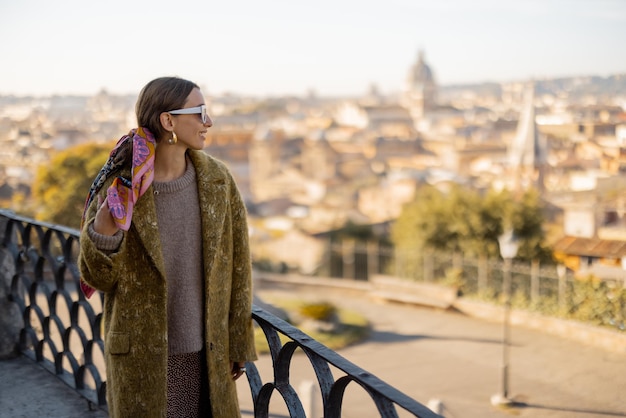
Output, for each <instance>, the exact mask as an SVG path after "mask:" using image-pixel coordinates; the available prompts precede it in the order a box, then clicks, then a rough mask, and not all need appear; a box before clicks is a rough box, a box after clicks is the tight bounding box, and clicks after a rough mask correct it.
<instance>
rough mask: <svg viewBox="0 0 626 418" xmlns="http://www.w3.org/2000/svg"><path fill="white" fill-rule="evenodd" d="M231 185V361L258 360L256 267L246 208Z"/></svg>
mask: <svg viewBox="0 0 626 418" xmlns="http://www.w3.org/2000/svg"><path fill="white" fill-rule="evenodd" d="M230 182H231V196H230V200H231V210H232V214H231V216H232V222H233V224H232V225H233V231H232V233H233V270H232V271H233V277H232V292H231V301H230V313H229V318H230V324H229V325H230V326H229V333H230V335H229V340H230V341H231V342H236V343H235V344H230V353H229V355H230V360H231V361H253V360H256V359H257V354H256V350H255V347H254V329H253V326H252V266H251V260H250V247H249V237H248V222H247V213H246V208H245V205H244V203H243V200H242V198H241V194H240V193H239V190H238V189H237V186H236V184H235V181H234V179H232V177H231V178H230Z"/></svg>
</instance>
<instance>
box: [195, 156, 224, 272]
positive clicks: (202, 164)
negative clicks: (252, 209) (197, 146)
mask: <svg viewBox="0 0 626 418" xmlns="http://www.w3.org/2000/svg"><path fill="white" fill-rule="evenodd" d="M189 156H190V158H191V161H192V163H193V165H194V167H195V169H196V178H197V182H198V199H199V200H200V202H199V203H200V217H201V218H202V251H203V256H204V257H203V260H202V261H203V263H204V272H205V276H206V278H207V279H208V278H209V275H210V271H211V266H212V265H213V259H214V258H215V256H216V251H217V248H218V247H219V244H220V239H221V236H222V232H223V225H224V217H225V216H226V207H227V205H228V204H229V194H228V193H227V183H226V178H225V177H224V174H223V173H222V172H221V171H220V170H218V166H217V165H216V164H215V163H214V162H213V161H212V160H211V159H210V158H209V157H208V156H207V155H206V154H204V153H203V152H200V151H189Z"/></svg>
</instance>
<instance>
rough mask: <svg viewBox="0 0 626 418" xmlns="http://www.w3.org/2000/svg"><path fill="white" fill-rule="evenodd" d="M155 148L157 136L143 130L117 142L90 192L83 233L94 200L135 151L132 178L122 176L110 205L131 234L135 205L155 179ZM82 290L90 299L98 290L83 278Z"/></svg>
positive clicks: (119, 223)
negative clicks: (130, 153) (130, 152)
mask: <svg viewBox="0 0 626 418" xmlns="http://www.w3.org/2000/svg"><path fill="white" fill-rule="evenodd" d="M129 141H132V149H131V147H130V146H129V145H130V144H129ZM155 149H156V140H155V139H154V135H152V133H151V132H150V131H149V130H148V129H146V128H142V127H140V128H137V129H133V130H131V131H130V132H129V133H128V135H124V136H123V137H122V138H120V140H119V141H117V145H115V148H113V150H112V151H111V154H110V155H109V159H108V160H107V162H106V163H105V164H104V166H102V169H101V170H100V172H99V173H98V175H97V176H96V178H95V180H94V181H93V183H92V185H91V188H90V189H89V193H88V195H87V199H86V201H85V209H84V210H83V217H82V220H81V230H82V228H83V224H84V222H85V216H86V214H87V209H88V208H89V205H90V204H91V202H92V201H93V199H94V197H95V196H96V195H97V194H98V192H99V191H100V189H102V186H103V185H104V183H105V182H106V180H107V179H108V178H110V177H111V176H112V175H113V174H115V173H119V170H120V168H122V167H123V166H124V164H125V163H126V162H127V161H128V158H129V155H128V154H129V151H132V156H131V158H132V159H131V161H132V169H131V179H130V180H129V179H127V178H124V177H122V176H118V177H116V178H115V179H114V180H113V184H111V186H110V187H109V188H108V189H107V202H108V205H109V210H110V211H111V215H112V216H113V220H114V221H115V223H116V224H117V226H118V227H119V228H120V229H122V230H124V231H128V229H129V228H130V224H131V220H132V217H133V208H134V207H135V203H136V202H137V201H138V200H139V198H140V197H141V196H142V195H143V194H144V193H145V192H146V190H148V187H150V185H151V184H152V181H153V180H154V151H155ZM80 288H81V290H82V291H83V293H84V294H85V296H87V298H89V297H91V295H93V293H94V292H95V289H94V288H93V287H91V286H89V285H88V284H87V283H85V282H84V281H83V280H82V278H81V280H80Z"/></svg>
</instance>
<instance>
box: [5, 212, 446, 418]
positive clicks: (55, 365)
mask: <svg viewBox="0 0 626 418" xmlns="http://www.w3.org/2000/svg"><path fill="white" fill-rule="evenodd" d="M0 220H1V221H3V223H4V224H5V228H4V235H3V236H2V237H1V238H2V248H0V250H1V251H8V252H9V253H10V254H11V256H12V259H13V260H14V265H15V269H14V271H13V272H11V278H10V280H11V291H10V300H11V301H12V302H14V303H16V304H17V305H18V306H19V308H20V311H21V312H22V313H23V315H22V319H23V327H22V330H21V333H20V349H21V351H22V352H23V353H24V354H25V355H26V356H28V357H30V358H32V359H33V360H35V361H37V362H38V363H39V364H41V365H42V366H43V367H44V368H47V369H48V370H49V371H51V372H52V373H54V374H55V375H56V376H57V377H58V378H60V379H61V380H62V381H64V382H65V383H66V384H68V385H69V386H70V387H72V388H73V389H75V390H76V391H77V392H78V393H80V394H81V395H82V396H83V397H85V398H86V399H87V400H88V401H89V402H91V403H93V404H95V405H98V406H99V407H101V408H106V396H105V392H106V382H105V380H104V376H105V368H104V367H105V365H104V354H103V353H104V339H103V335H102V332H101V321H102V305H103V296H102V294H101V293H97V295H98V296H97V297H92V298H91V299H89V300H87V299H85V297H84V296H83V294H82V292H80V290H79V272H78V269H77V266H76V259H77V255H78V237H79V233H78V231H77V230H75V229H71V228H65V227H62V226H58V225H53V224H48V223H44V222H37V221H34V220H32V219H29V218H25V217H22V216H19V215H16V214H14V213H12V212H10V211H7V210H2V209H0ZM252 318H253V319H254V320H255V321H256V323H257V324H258V325H259V326H260V327H261V329H262V330H263V332H264V333H265V336H266V339H267V343H268V346H269V348H270V353H271V359H272V363H273V364H272V367H273V370H274V375H273V380H272V381H269V382H263V380H262V379H261V376H260V374H259V372H258V369H257V367H256V366H255V364H254V363H250V364H248V365H247V377H248V382H249V384H250V390H251V393H252V400H253V403H254V415H255V417H268V416H269V405H270V400H271V398H272V397H273V395H274V392H278V393H279V394H280V396H281V397H282V398H283V400H284V402H285V405H286V407H287V409H288V411H289V414H290V416H292V417H305V416H306V414H305V408H304V406H303V404H302V401H301V398H300V396H299V395H298V393H297V392H296V390H295V389H294V387H293V386H292V384H291V382H290V365H291V359H292V356H293V354H294V352H295V351H296V349H298V348H300V349H301V350H302V351H304V353H305V354H306V356H307V357H308V359H309V361H310V362H311V365H312V368H313V370H314V371H315V374H316V377H317V382H318V384H319V388H320V391H321V397H322V407H323V416H324V417H326V418H332V417H340V416H341V410H342V404H343V399H344V392H345V390H346V388H347V386H348V385H349V384H350V383H353V382H354V384H357V385H359V386H360V387H362V388H363V390H364V391H366V392H367V394H368V395H369V396H370V398H371V399H372V401H373V404H374V405H375V406H376V408H377V409H378V412H379V414H380V416H381V417H397V416H398V412H397V408H400V409H402V410H404V411H408V412H409V413H411V414H413V415H414V416H417V417H423V418H431V417H438V416H439V415H437V414H435V413H434V412H432V411H431V410H430V409H428V408H426V407H425V406H424V405H422V404H420V403H419V402H417V401H415V400H413V399H411V398H410V397H408V396H407V395H405V394H403V393H401V392H400V391H398V390H396V389H395V388H393V387H391V386H389V385H388V384H386V383H385V382H383V381H381V380H380V379H378V378H377V377H375V376H373V375H371V374H370V373H368V372H367V371H365V370H363V369H361V368H359V367H358V366H356V365H354V364H353V363H351V362H349V361H348V360H346V359H345V358H343V357H342V356H340V355H339V354H337V353H335V352H334V351H332V350H330V349H329V348H327V347H325V346H324V345H322V344H320V343H319V342H317V341H315V340H314V339H312V338H311V337H309V336H308V335H306V334H304V333H303V332H301V331H300V330H298V329H297V328H295V327H293V326H291V325H289V324H288V323H286V322H284V321H283V320H281V319H279V318H277V317H276V316H274V315H272V314H270V313H268V312H267V311H265V310H263V309H261V308H259V307H257V306H254V307H253V311H252ZM280 335H283V336H285V337H287V339H288V341H287V342H286V343H284V344H283V343H282V340H281V337H280ZM331 366H333V367H334V368H335V369H336V370H339V371H340V374H341V376H340V377H338V378H335V377H334V375H333V373H332V372H331Z"/></svg>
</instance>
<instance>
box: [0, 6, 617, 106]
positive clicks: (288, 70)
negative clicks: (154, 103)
mask: <svg viewBox="0 0 626 418" xmlns="http://www.w3.org/2000/svg"><path fill="white" fill-rule="evenodd" d="M0 16H1V17H0V23H1V25H0V36H1V37H2V39H4V40H5V41H4V42H2V43H0V57H2V60H3V62H4V63H5V65H3V66H0V94H2V95H5V94H15V95H50V94H85V95H89V94H95V93H97V92H98V91H100V90H101V89H103V88H104V89H106V90H107V91H109V92H111V93H114V94H136V93H137V92H138V91H139V89H140V88H141V87H142V86H143V85H144V84H145V83H146V82H147V81H149V80H150V79H152V78H155V77H158V76H162V75H178V76H181V77H185V78H189V79H191V80H193V81H196V82H197V83H198V84H200V85H201V87H202V88H203V90H204V91H205V94H209V95H211V94H222V93H224V92H233V93H236V94H246V95H257V96H278V95H303V94H306V93H307V92H308V91H315V92H316V93H317V94H319V95H323V96H330V95H358V94H364V93H365V92H366V91H367V90H368V89H369V88H370V86H371V85H372V84H374V85H376V86H377V87H378V88H379V90H380V91H381V92H382V93H385V94H388V93H394V92H399V91H400V90H402V88H403V87H404V86H403V83H404V81H405V79H406V76H407V73H408V69H409V68H410V66H411V65H412V64H413V63H414V62H415V61H416V58H417V54H418V51H419V50H423V51H424V53H425V58H426V62H427V63H428V64H429V65H430V66H431V67H432V69H433V70H434V73H435V77H436V80H437V82H438V83H439V84H441V85H450V84H463V83H479V82H486V81H494V82H507V81H524V80H528V79H532V78H535V79H541V78H551V77H568V76H588V75H600V76H607V75H611V74H618V73H626V60H624V59H623V58H624V57H623V52H622V51H621V44H620V41H621V40H623V39H625V38H626V37H625V35H626V29H624V28H626V26H625V25H624V24H625V23H626V2H622V1H619V0H601V1H585V0H574V1H564V0H548V1H540V0H532V1H526V2H511V1H496V0H477V1H475V2H471V3H465V2H462V1H461V0H447V1H441V2H437V3H433V4H431V3H429V2H426V1H409V0H388V1H387V2H385V3H384V7H382V6H380V5H379V4H378V3H375V2H372V1H361V2H357V1H354V0H343V1H335V2H330V1H329V0H321V1H318V2H316V3H315V4H314V5H313V4H310V5H309V4H300V3H292V2H288V1H283V0H280V1H279V0H275V1H271V2H263V3H261V2H253V1H250V0H246V1H243V0H242V1H237V2H220V3H219V4H208V3H203V2H200V1H196V0H193V1H180V2H177V3H175V4H173V3H171V2H164V1H153V2H146V1H139V2H122V1H120V0H112V1H109V2H107V3H106V4H100V3H86V2H82V1H78V0H62V1H60V2H53V3H50V2H46V1H43V0H26V1H23V2H5V3H3V4H0ZM7 40H10V41H7Z"/></svg>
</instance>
